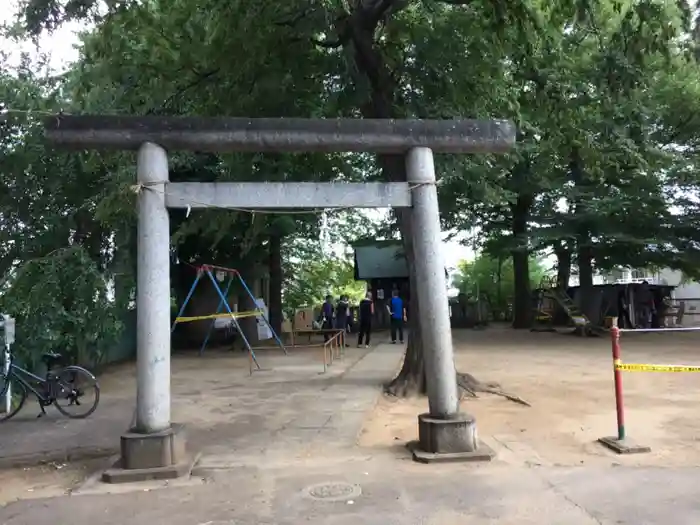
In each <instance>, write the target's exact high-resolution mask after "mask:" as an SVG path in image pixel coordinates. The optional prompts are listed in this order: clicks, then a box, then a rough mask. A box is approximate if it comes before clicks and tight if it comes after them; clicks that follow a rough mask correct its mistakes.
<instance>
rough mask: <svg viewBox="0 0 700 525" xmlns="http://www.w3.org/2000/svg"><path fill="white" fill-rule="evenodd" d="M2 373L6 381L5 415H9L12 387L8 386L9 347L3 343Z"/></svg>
mask: <svg viewBox="0 0 700 525" xmlns="http://www.w3.org/2000/svg"><path fill="white" fill-rule="evenodd" d="M3 373H4V375H5V381H7V390H6V391H5V414H9V413H10V411H11V410H12V385H11V384H10V345H9V343H7V342H6V343H5V352H4V355H3Z"/></svg>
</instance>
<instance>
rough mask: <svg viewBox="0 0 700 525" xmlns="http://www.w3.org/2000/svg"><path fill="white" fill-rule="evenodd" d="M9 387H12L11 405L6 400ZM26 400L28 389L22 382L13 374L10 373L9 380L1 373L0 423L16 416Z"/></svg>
mask: <svg viewBox="0 0 700 525" xmlns="http://www.w3.org/2000/svg"><path fill="white" fill-rule="evenodd" d="M8 387H9V388H10V403H9V406H8V404H7V401H6V400H5V394H6V393H7V389H8ZM26 400H27V389H26V388H25V386H24V385H23V384H22V383H20V382H19V381H17V379H16V378H15V377H14V376H12V375H10V378H9V380H8V379H6V378H5V376H2V375H0V423H1V422H3V421H7V420H8V419H10V418H12V417H14V416H16V415H17V412H19V411H20V410H22V407H23V406H24V402H25V401H26ZM8 409H9V410H8Z"/></svg>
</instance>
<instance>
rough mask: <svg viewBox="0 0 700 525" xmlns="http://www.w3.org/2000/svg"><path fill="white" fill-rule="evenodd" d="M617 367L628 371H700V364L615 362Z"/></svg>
mask: <svg viewBox="0 0 700 525" xmlns="http://www.w3.org/2000/svg"><path fill="white" fill-rule="evenodd" d="M615 369H616V370H626V371H628V372H700V366H680V365H642V364H635V363H625V364H622V363H615Z"/></svg>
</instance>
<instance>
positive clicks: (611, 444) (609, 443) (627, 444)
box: [598, 437, 651, 454]
mask: <svg viewBox="0 0 700 525" xmlns="http://www.w3.org/2000/svg"><path fill="white" fill-rule="evenodd" d="M598 443H600V444H602V445H604V446H606V447H607V448H609V449H610V450H612V451H613V452H617V453H618V454H646V453H647V452H651V448H650V447H646V446H643V445H638V444H636V443H635V442H634V441H631V440H630V439H629V438H625V439H622V440H621V439H617V437H602V438H600V439H599V440H598Z"/></svg>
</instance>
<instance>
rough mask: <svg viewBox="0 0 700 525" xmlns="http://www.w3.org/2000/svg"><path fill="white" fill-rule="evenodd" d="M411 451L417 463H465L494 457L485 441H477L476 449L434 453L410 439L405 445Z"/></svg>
mask: <svg viewBox="0 0 700 525" xmlns="http://www.w3.org/2000/svg"><path fill="white" fill-rule="evenodd" d="M407 448H408V450H410V451H411V455H412V456H413V461H416V462H417V463H466V462H476V461H491V460H492V459H493V458H495V457H496V453H495V452H494V450H493V449H492V448H491V447H489V446H488V445H486V444H485V443H481V442H479V443H478V447H477V449H476V450H474V451H472V452H447V453H442V454H441V453H434V452H425V451H423V450H421V447H420V443H419V442H418V441H411V442H410V443H408V445H407Z"/></svg>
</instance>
